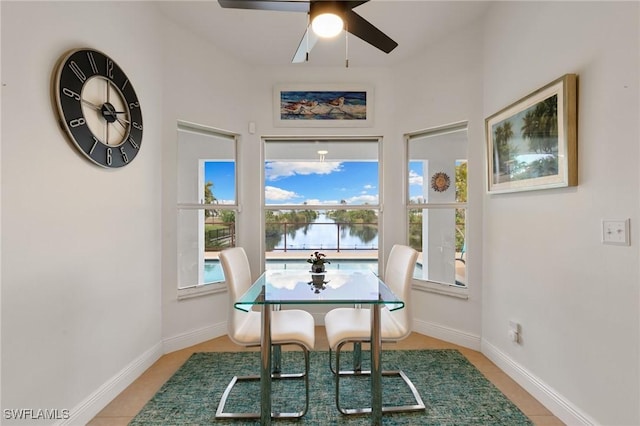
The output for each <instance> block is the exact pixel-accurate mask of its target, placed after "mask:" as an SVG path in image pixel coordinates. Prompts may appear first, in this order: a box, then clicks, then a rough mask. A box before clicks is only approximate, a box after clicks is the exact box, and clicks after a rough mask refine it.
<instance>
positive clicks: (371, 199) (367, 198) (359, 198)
mask: <svg viewBox="0 0 640 426" xmlns="http://www.w3.org/2000/svg"><path fill="white" fill-rule="evenodd" d="M345 201H346V202H347V204H356V205H358V204H378V196H377V195H367V194H363V195H356V196H355V197H350V198H347V199H346V200H345Z"/></svg>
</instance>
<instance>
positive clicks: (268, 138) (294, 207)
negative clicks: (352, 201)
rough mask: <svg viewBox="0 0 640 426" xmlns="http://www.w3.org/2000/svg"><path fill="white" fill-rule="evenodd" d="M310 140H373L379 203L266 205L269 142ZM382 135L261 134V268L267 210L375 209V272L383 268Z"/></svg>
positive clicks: (264, 248) (263, 259)
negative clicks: (266, 167)
mask: <svg viewBox="0 0 640 426" xmlns="http://www.w3.org/2000/svg"><path fill="white" fill-rule="evenodd" d="M270 141H271V142H291V143H296V142H309V141H327V142H337V141H347V142H358V141H360V142H369V143H376V144H377V145H378V203H377V204H366V205H365V204H361V205H360V204H359V205H344V204H304V205H302V204H277V205H275V204H266V202H265V201H266V200H265V195H264V187H265V184H266V177H265V170H264V169H265V168H264V164H265V161H267V159H266V154H265V147H266V144H267V143H269V142H270ZM382 143H383V138H382V136H299V135H296V136H264V137H262V144H261V155H260V157H261V159H262V168H261V172H260V176H261V183H262V190H261V191H260V204H261V206H262V220H261V235H262V238H261V239H260V244H261V250H260V257H261V261H260V263H261V265H263V267H264V266H265V265H266V256H265V250H266V244H265V238H264V236H265V227H266V224H265V216H266V212H267V211H268V210H274V211H277V210H376V211H377V212H378V271H382V270H383V269H382V267H383V263H382V258H383V256H382V255H383V250H382V247H384V232H383V223H384V221H383V208H382V206H383V199H384V196H383V185H382V177H383V171H384V164H383V159H382V152H383V150H382Z"/></svg>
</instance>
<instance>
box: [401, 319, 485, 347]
mask: <svg viewBox="0 0 640 426" xmlns="http://www.w3.org/2000/svg"><path fill="white" fill-rule="evenodd" d="M413 331H415V332H417V333H420V334H424V335H426V336H431V337H435V338H436V339H440V340H444V341H445V342H449V343H454V344H456V345H460V346H464V347H465V348H469V349H473V350H475V351H479V350H480V343H481V339H480V336H478V335H477V334H471V333H468V332H466V331H461V330H456V329H455V328H451V327H446V326H444V325H441V324H437V323H434V322H428V321H420V320H414V321H413Z"/></svg>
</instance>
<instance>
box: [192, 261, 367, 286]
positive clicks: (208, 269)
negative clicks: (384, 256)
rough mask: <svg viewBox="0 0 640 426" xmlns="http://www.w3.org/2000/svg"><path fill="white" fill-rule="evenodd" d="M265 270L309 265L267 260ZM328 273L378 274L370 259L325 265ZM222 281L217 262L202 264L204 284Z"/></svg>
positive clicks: (333, 262) (218, 262)
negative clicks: (357, 270) (368, 270)
mask: <svg viewBox="0 0 640 426" xmlns="http://www.w3.org/2000/svg"><path fill="white" fill-rule="evenodd" d="M265 268H266V269H302V270H309V268H310V265H309V263H308V262H307V261H306V260H305V259H269V260H267V262H266V265H265ZM326 268H327V270H328V271H331V270H338V269H370V270H372V271H373V272H374V273H376V274H377V273H378V261H377V260H370V259H340V260H335V261H333V260H332V261H331V263H330V264H328V265H326ZM219 281H224V274H223V272H222V265H220V261H218V260H206V261H205V264H204V282H205V283H214V282H219Z"/></svg>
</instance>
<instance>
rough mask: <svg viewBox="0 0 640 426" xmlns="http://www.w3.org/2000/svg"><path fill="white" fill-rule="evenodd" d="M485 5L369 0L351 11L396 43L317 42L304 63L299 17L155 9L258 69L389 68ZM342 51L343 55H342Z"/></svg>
mask: <svg viewBox="0 0 640 426" xmlns="http://www.w3.org/2000/svg"><path fill="white" fill-rule="evenodd" d="M490 4H491V2H487V1H453V0H450V1H427V0H410V1H404V0H371V1H369V2H368V3H365V4H363V5H360V6H358V7H356V8H355V9H354V11H355V12H356V13H358V14H359V15H360V16H362V17H363V18H365V19H366V20H368V21H369V22H371V23H372V24H373V25H375V26H376V27H378V28H379V29H380V30H381V31H383V32H384V33H386V34H387V35H388V36H389V37H391V38H392V39H394V40H395V41H396V42H397V43H398V47H397V48H396V49H395V50H393V51H392V52H391V53H389V54H386V53H384V52H382V51H380V50H378V49H376V48H375V47H373V46H371V45H369V44H368V43H365V42H363V41H362V40H360V39H359V38H357V37H355V36H353V35H349V36H348V40H345V36H344V33H343V35H339V36H338V37H337V38H335V39H331V40H320V41H318V43H317V44H316V45H315V47H314V48H313V49H312V50H311V52H310V54H309V62H308V63H302V64H292V63H291V59H292V57H293V54H294V53H295V51H296V49H297V48H298V45H299V43H300V40H301V39H302V35H303V34H304V32H305V29H306V26H307V16H306V14H305V13H296V12H279V11H262V10H246V9H245V10H241V9H223V8H222V7H220V5H219V4H218V2H217V1H215V0H206V1H160V2H158V3H157V5H158V8H159V9H160V10H161V12H162V13H163V14H165V15H166V16H167V17H168V18H169V19H170V20H172V21H174V22H176V23H177V24H178V25H180V26H182V27H185V28H189V29H190V30H191V31H193V32H195V33H196V34H198V35H200V36H201V37H203V38H205V39H207V40H210V41H211V42H212V44H214V45H215V46H216V47H218V48H219V49H222V50H225V51H227V52H229V53H230V54H231V55H233V56H235V57H237V58H238V59H239V60H240V61H242V62H245V63H247V64H250V65H254V66H260V65H266V66H291V67H310V66H315V67H320V66H322V67H334V66H344V65H345V58H346V57H347V56H348V59H349V67H351V68H352V67H370V66H374V67H391V66H393V65H395V64H398V63H401V62H404V61H406V60H408V59H410V58H412V57H413V56H414V55H416V54H417V53H419V52H422V51H424V50H425V49H426V48H427V46H429V45H430V44H432V43H435V42H438V41H439V40H441V39H442V38H445V37H447V36H448V35H451V34H453V33H455V32H456V31H460V30H462V29H463V28H464V27H465V26H466V25H468V24H470V23H471V22H473V21H474V20H476V19H478V18H480V17H481V16H482V15H483V14H484V13H485V12H486V10H487V8H488V7H489V5H490ZM347 50H348V55H347Z"/></svg>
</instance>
